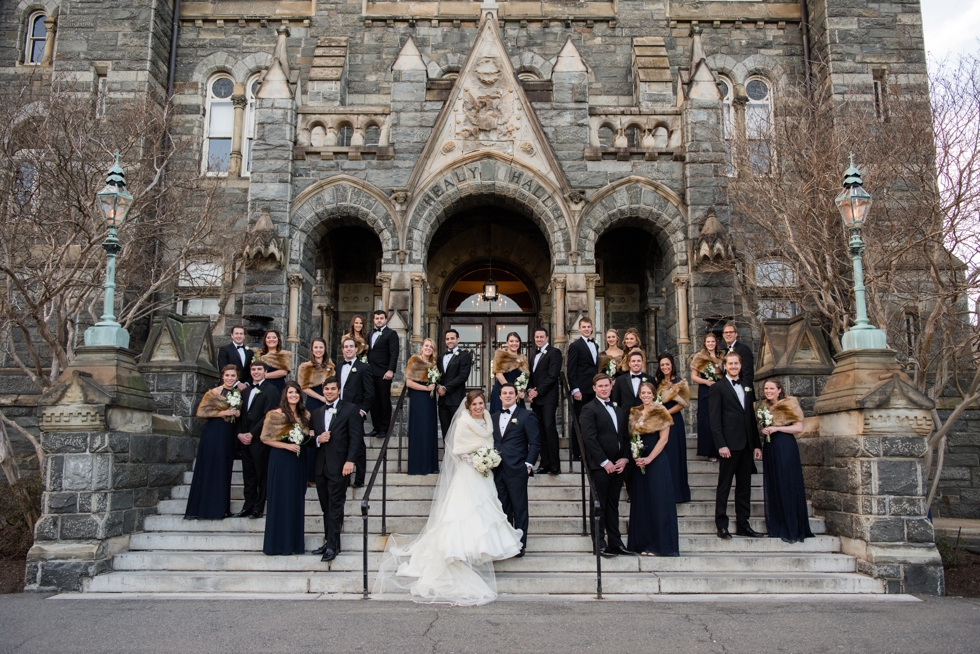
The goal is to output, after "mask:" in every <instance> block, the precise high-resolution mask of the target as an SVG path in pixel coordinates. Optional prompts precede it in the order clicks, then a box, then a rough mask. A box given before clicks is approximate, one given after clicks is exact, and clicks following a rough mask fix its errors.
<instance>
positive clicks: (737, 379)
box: [728, 377, 742, 386]
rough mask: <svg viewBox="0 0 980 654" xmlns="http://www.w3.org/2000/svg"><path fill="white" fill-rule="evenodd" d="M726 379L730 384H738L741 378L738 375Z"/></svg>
mask: <svg viewBox="0 0 980 654" xmlns="http://www.w3.org/2000/svg"><path fill="white" fill-rule="evenodd" d="M728 381H730V382H731V383H732V386H738V385H739V384H741V383H742V380H741V379H740V378H738V377H736V378H735V379H732V378H731V377H729V378H728Z"/></svg>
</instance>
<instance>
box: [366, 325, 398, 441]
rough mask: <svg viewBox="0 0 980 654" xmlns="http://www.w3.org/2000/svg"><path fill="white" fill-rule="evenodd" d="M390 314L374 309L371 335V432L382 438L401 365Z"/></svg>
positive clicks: (385, 432)
mask: <svg viewBox="0 0 980 654" xmlns="http://www.w3.org/2000/svg"><path fill="white" fill-rule="evenodd" d="M387 324H388V314H386V313H385V312H384V311H381V310H380V309H379V310H378V311H375V312H374V331H372V332H371V334H370V335H369V336H368V342H369V347H368V355H367V357H368V364H369V365H370V366H371V378H372V379H373V381H374V400H373V402H372V406H371V423H372V426H373V427H372V430H371V434H369V435H373V436H377V437H378V438H383V437H384V435H385V434H387V433H388V423H389V422H390V421H391V380H392V379H393V378H394V376H395V370H396V369H397V367H398V334H396V333H395V332H394V331H393V330H392V329H389V328H388V327H387Z"/></svg>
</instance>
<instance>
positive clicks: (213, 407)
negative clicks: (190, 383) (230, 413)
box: [197, 390, 231, 418]
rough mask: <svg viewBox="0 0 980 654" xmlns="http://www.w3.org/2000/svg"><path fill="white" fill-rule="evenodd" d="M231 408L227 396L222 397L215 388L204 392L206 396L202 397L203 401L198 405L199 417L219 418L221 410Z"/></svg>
mask: <svg viewBox="0 0 980 654" xmlns="http://www.w3.org/2000/svg"><path fill="white" fill-rule="evenodd" d="M219 393H220V391H219ZM229 408H231V407H229V406H228V403H227V402H226V401H225V398H223V397H221V395H220V394H216V393H215V392H214V391H213V390H210V391H208V392H207V393H205V394H204V397H202V398H201V403H200V404H199V405H198V407H197V417H198V418H217V417H218V413H219V412H221V411H226V410H228V409H229Z"/></svg>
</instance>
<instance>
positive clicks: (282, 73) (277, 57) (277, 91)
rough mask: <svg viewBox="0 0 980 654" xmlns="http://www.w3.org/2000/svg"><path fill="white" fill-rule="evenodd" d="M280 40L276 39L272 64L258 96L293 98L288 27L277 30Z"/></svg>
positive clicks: (263, 97) (261, 97)
mask: <svg viewBox="0 0 980 654" xmlns="http://www.w3.org/2000/svg"><path fill="white" fill-rule="evenodd" d="M276 32H277V33H278V34H279V40H278V41H276V49H275V51H274V52H273V53H272V64H270V65H269V69H268V70H266V71H265V75H263V76H262V85H261V86H259V91H258V93H256V94H255V95H256V97H258V98H260V99H263V100H269V99H284V98H292V97H293V92H292V90H290V88H289V56H288V54H287V52H286V37H288V36H289V28H288V27H285V26H283V27H280V28H279V29H277V30H276Z"/></svg>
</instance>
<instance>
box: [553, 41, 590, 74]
mask: <svg viewBox="0 0 980 654" xmlns="http://www.w3.org/2000/svg"><path fill="white" fill-rule="evenodd" d="M588 71H589V67H588V66H586V65H585V62H584V61H582V55H580V54H579V53H578V48H576V47H575V44H574V43H572V39H571V37H569V38H568V39H567V40H566V41H565V45H564V46H563V47H562V49H561V52H559V53H558V58H557V60H556V61H555V65H554V67H553V68H552V69H551V72H552V73H587V72H588Z"/></svg>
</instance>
